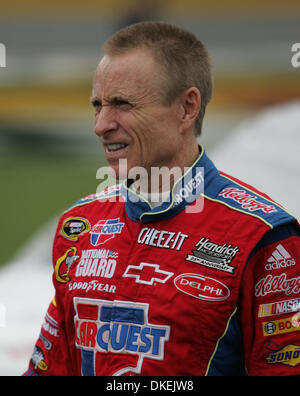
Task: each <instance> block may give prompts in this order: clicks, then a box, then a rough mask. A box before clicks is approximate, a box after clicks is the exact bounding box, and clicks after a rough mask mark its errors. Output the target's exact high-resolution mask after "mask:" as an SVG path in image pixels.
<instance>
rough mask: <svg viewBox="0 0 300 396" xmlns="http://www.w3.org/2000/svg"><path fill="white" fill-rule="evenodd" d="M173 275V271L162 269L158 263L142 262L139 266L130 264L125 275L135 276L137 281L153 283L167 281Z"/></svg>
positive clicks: (125, 276)
mask: <svg viewBox="0 0 300 396" xmlns="http://www.w3.org/2000/svg"><path fill="white" fill-rule="evenodd" d="M173 275H174V273H173V272H167V271H163V270H161V269H160V268H159V265H158V264H149V263H140V265H138V266H136V265H128V267H127V268H126V271H125V272H124V274H123V277H124V278H135V281H136V283H142V284H144V285H153V284H154V282H159V283H166V282H167V280H168V279H170V278H171V277H172V276H173Z"/></svg>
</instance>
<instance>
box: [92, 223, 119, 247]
mask: <svg viewBox="0 0 300 396" xmlns="http://www.w3.org/2000/svg"><path fill="white" fill-rule="evenodd" d="M119 220H120V219H119V218H117V219H108V220H99V221H98V222H97V224H95V225H94V226H93V227H92V229H91V231H90V234H91V244H92V245H93V246H99V245H102V244H104V243H106V242H107V241H109V240H110V239H112V238H114V237H115V236H116V235H117V234H121V232H122V229H123V227H124V225H125V223H121V222H120V221H119Z"/></svg>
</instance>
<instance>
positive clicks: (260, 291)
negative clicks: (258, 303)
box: [255, 274, 300, 297]
mask: <svg viewBox="0 0 300 396" xmlns="http://www.w3.org/2000/svg"><path fill="white" fill-rule="evenodd" d="M280 292H282V293H284V294H285V295H287V296H289V295H291V294H299V292H300V276H298V277H297V278H290V279H288V278H287V275H286V274H281V275H276V276H273V275H267V276H266V277H265V278H262V279H261V280H260V281H259V282H257V284H256V285H255V296H256V297H264V296H266V295H268V294H272V293H280Z"/></svg>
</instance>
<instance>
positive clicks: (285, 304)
mask: <svg viewBox="0 0 300 396" xmlns="http://www.w3.org/2000/svg"><path fill="white" fill-rule="evenodd" d="M297 311H300V298H295V299H292V300H283V301H278V302H274V303H271V304H261V305H260V306H259V310H258V317H259V318H264V317H267V316H273V315H282V314H287V313H292V312H297Z"/></svg>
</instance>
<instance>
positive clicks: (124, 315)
mask: <svg viewBox="0 0 300 396" xmlns="http://www.w3.org/2000/svg"><path fill="white" fill-rule="evenodd" d="M74 308H75V312H76V316H75V328H76V340H75V345H76V347H77V348H79V349H81V356H82V374H83V375H86V376H94V375H96V374H97V375H123V374H125V373H136V374H139V373H141V369H142V364H143V360H144V358H148V359H156V360H163V359H164V345H165V342H166V341H168V340H169V336H170V327H169V326H164V325H156V324H151V323H149V322H148V311H149V304H143V303H134V302H128V301H107V300H94V299H89V298H77V297H74ZM109 355H110V356H109ZM108 366H110V367H111V370H112V371H113V372H107V370H109V368H110V367H108ZM102 370H103V372H102Z"/></svg>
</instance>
